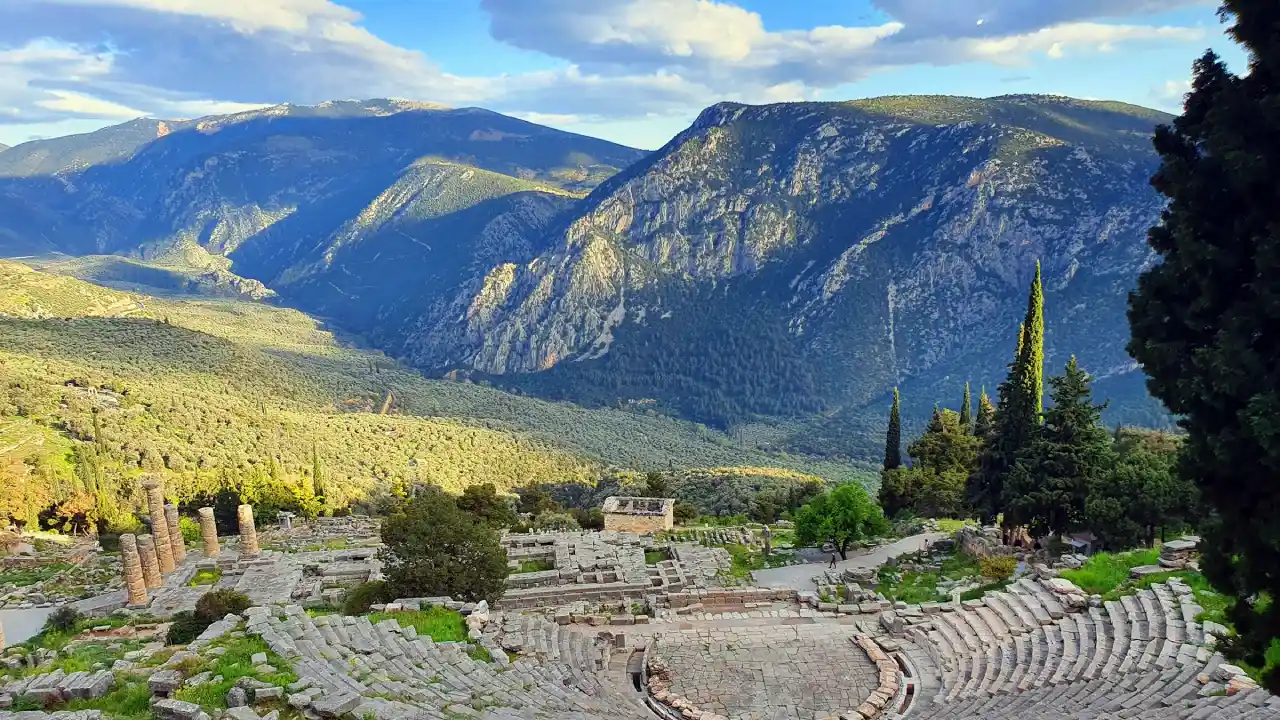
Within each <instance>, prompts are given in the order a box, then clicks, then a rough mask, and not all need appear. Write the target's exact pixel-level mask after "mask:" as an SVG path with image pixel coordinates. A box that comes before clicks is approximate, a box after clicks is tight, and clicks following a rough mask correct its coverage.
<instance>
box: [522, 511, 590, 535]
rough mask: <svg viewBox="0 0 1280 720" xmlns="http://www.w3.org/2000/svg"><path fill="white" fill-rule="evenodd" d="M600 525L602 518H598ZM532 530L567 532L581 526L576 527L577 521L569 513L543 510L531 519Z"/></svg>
mask: <svg viewBox="0 0 1280 720" xmlns="http://www.w3.org/2000/svg"><path fill="white" fill-rule="evenodd" d="M600 523H601V525H603V524H604V517H603V516H601V518H600ZM533 529H535V530H551V531H555V532H567V531H570V530H579V529H581V526H580V525H578V521H577V520H575V519H574V518H573V516H572V515H570V514H569V513H565V512H554V511H551V510H543V511H542V512H540V513H538V516H537V517H535V518H534V519H533Z"/></svg>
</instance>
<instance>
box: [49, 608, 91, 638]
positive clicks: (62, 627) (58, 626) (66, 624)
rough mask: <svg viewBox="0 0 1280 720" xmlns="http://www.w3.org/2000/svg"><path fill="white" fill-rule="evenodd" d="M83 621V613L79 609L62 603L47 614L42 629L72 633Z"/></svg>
mask: <svg viewBox="0 0 1280 720" xmlns="http://www.w3.org/2000/svg"><path fill="white" fill-rule="evenodd" d="M82 622H84V615H83V614H81V612H80V611H79V610H76V609H75V608H73V607H71V606H70V605H64V606H63V607H60V608H58V609H57V610H54V611H53V612H52V613H50V614H49V617H48V618H47V619H46V620H45V621H44V629H45V631H47V632H59V633H73V632H75V631H76V630H77V629H78V628H79V627H80V623H82Z"/></svg>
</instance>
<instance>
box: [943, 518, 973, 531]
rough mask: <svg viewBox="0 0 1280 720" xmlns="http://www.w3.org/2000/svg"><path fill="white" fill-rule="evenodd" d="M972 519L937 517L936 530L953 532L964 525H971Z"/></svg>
mask: <svg viewBox="0 0 1280 720" xmlns="http://www.w3.org/2000/svg"><path fill="white" fill-rule="evenodd" d="M972 524H973V521H972V520H959V519H957V518H938V532H945V533H953V532H955V531H957V530H959V529H960V528H962V527H964V526H965V525H972Z"/></svg>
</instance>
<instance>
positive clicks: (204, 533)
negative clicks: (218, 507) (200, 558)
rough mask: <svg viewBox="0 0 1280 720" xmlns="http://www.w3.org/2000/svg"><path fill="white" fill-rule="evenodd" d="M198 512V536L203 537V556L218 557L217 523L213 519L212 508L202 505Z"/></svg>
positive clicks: (219, 550)
mask: <svg viewBox="0 0 1280 720" xmlns="http://www.w3.org/2000/svg"><path fill="white" fill-rule="evenodd" d="M199 512H200V536H201V537H202V538H203V539H204V556H205V557H207V558H211V557H218V553H219V552H221V551H222V548H220V547H218V523H217V522H216V521H215V520H214V519H213V508H211V507H202V508H200V510H199Z"/></svg>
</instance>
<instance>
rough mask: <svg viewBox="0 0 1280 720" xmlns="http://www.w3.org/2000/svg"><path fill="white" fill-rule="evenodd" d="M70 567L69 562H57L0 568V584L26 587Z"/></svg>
mask: <svg viewBox="0 0 1280 720" xmlns="http://www.w3.org/2000/svg"><path fill="white" fill-rule="evenodd" d="M70 568H71V565H70V564H69V563H63V562H59V563H52V564H49V565H42V566H40V567H32V568H10V569H8V570H0V585H16V586H18V587H27V586H29V585H35V584H36V583H40V582H44V581H45V580H48V579H49V578H51V577H53V576H54V575H57V574H58V573H60V572H62V571H63V570H69V569H70Z"/></svg>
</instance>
